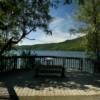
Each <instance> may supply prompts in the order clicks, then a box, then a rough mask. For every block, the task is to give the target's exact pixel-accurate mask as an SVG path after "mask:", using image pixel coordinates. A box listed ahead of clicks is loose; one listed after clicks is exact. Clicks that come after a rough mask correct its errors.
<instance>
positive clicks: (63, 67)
mask: <svg viewBox="0 0 100 100" xmlns="http://www.w3.org/2000/svg"><path fill="white" fill-rule="evenodd" d="M65 62H66V59H64V58H63V66H62V74H61V77H65Z"/></svg>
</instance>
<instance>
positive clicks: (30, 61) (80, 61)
mask: <svg viewBox="0 0 100 100" xmlns="http://www.w3.org/2000/svg"><path fill="white" fill-rule="evenodd" d="M36 65H61V66H63V67H64V68H65V71H82V72H89V73H93V72H94V68H93V64H92V61H91V60H89V59H84V58H77V57H59V56H2V57H0V72H7V71H14V70H21V69H34V67H35V66H36Z"/></svg>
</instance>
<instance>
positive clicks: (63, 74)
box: [61, 67, 65, 78]
mask: <svg viewBox="0 0 100 100" xmlns="http://www.w3.org/2000/svg"><path fill="white" fill-rule="evenodd" d="M61 77H62V78H64V77H65V68H64V67H63V68H62V73H61Z"/></svg>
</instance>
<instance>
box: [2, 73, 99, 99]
mask: <svg viewBox="0 0 100 100" xmlns="http://www.w3.org/2000/svg"><path fill="white" fill-rule="evenodd" d="M86 85H92V86H94V87H97V88H100V76H95V75H93V74H88V73H80V72H68V73H66V78H61V77H46V76H45V77H38V78H34V73H33V71H23V72H13V73H6V74H1V75H0V88H1V87H4V88H7V89H8V93H9V95H10V98H11V99H12V100H18V96H17V94H16V92H15V90H14V87H15V86H18V87H21V88H24V87H28V88H30V89H35V90H43V89H45V88H48V87H53V88H58V89H61V88H63V89H80V90H85V89H88V87H87V86H86ZM0 98H6V97H4V96H1V97H0Z"/></svg>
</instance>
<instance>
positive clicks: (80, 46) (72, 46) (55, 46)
mask: <svg viewBox="0 0 100 100" xmlns="http://www.w3.org/2000/svg"><path fill="white" fill-rule="evenodd" d="M17 48H18V49H27V50H31V49H34V50H63V51H67V50H71V51H83V50H84V49H85V46H84V39H83V37H81V38H76V39H72V40H66V41H64V42H60V43H49V44H37V45H22V46H18V47H17Z"/></svg>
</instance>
